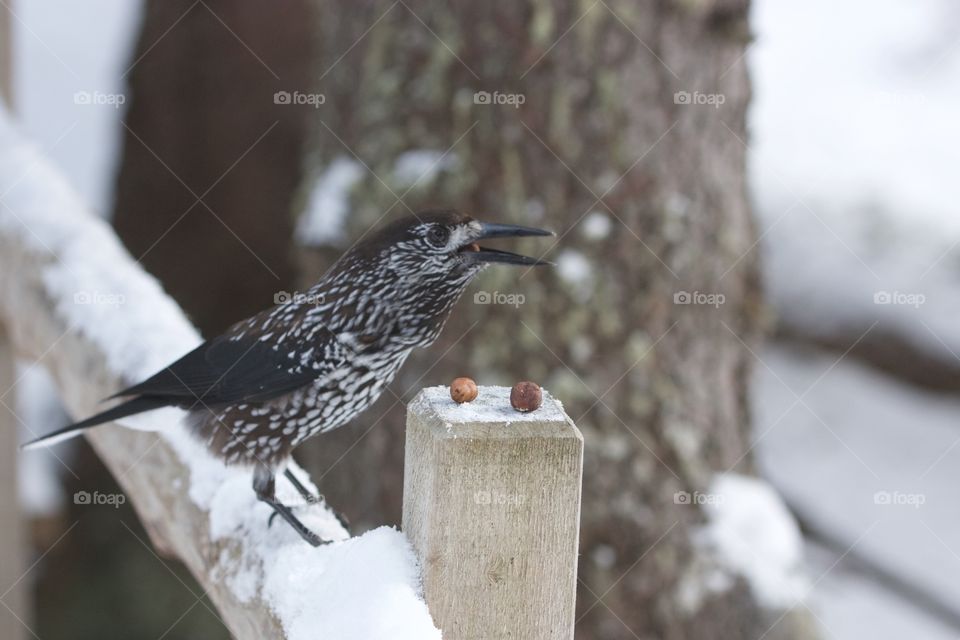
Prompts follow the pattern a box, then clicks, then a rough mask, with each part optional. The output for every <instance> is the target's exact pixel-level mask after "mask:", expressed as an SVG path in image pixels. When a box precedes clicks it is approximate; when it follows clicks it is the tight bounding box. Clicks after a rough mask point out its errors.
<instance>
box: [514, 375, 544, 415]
mask: <svg viewBox="0 0 960 640" xmlns="http://www.w3.org/2000/svg"><path fill="white" fill-rule="evenodd" d="M542 403H543V393H542V392H541V391H540V385H538V384H537V383H536V382H530V381H528V380H524V381H523V382H518V383H517V384H515V385H513V389H511V390H510V404H511V405H513V408H514V409H516V410H517V411H523V412H524V413H526V412H527V411H534V410H536V409H539V408H540V405H541V404H542Z"/></svg>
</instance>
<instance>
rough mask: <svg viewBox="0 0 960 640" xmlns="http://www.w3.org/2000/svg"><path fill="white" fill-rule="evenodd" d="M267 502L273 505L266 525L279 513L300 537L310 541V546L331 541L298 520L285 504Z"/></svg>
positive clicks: (269, 524)
mask: <svg viewBox="0 0 960 640" xmlns="http://www.w3.org/2000/svg"><path fill="white" fill-rule="evenodd" d="M268 504H269V505H270V506H271V507H273V513H271V514H270V519H269V520H267V526H268V527H269V526H271V525H272V524H273V519H274V518H275V517H276V516H278V515H279V516H280V517H281V518H283V519H284V520H286V521H287V523H288V524H289V525H290V526H291V527H293V530H294V531H296V532H297V533H298V534H300V537H301V538H303V539H304V540H305V541H307V542H308V543H310V545H311V546H314V547H319V546H320V545H322V544H330V542H332V540H324V539H323V538H321V537H320V536H318V535H317V534H316V533H314V532H313V531H311V530H310V529H309V528H308V527H307V525H305V524H303V523H302V522H301V521H300V519H299V518H298V517H297V516H295V515H293V511H292V510H291V509H290V507H288V506H287V505H285V504H281V503H279V502H270V503H268Z"/></svg>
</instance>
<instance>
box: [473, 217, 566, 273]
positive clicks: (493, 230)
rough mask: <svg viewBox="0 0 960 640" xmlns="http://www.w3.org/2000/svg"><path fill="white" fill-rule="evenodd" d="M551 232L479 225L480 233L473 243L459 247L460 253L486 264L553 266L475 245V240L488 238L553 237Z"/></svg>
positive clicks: (502, 225)
mask: <svg viewBox="0 0 960 640" xmlns="http://www.w3.org/2000/svg"><path fill="white" fill-rule="evenodd" d="M553 235H556V234H555V233H554V232H553V231H545V230H544V229H535V228H533V227H521V226H518V225H515V224H498V223H493V222H482V223H480V233H479V234H477V235H476V236H474V238H473V240H474V241H473V242H470V243H469V244H465V245H464V246H462V247H460V252H461V253H463V254H464V255H465V256H467V257H469V258H470V259H471V260H475V261H477V262H486V263H498V264H517V265H525V266H541V265H548V266H553V263H552V262H548V261H546V260H540V259H538V258H530V257H528V256H522V255H520V254H518V253H511V252H509V251H501V250H499V249H490V248H488V247H481V246H480V245H478V244H477V243H476V241H477V240H488V239H490V238H520V237H523V236H553Z"/></svg>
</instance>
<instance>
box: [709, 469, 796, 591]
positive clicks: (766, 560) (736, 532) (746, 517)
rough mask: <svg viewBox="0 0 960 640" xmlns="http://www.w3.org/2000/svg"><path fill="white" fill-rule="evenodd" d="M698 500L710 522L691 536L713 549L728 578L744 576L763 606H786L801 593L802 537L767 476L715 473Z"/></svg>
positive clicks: (719, 581) (720, 583)
mask: <svg viewBox="0 0 960 640" xmlns="http://www.w3.org/2000/svg"><path fill="white" fill-rule="evenodd" d="M709 495H710V496H711V500H708V501H706V503H705V504H703V505H702V508H703V510H704V512H705V513H706V516H707V520H708V523H707V525H706V526H704V527H702V528H700V529H699V530H697V531H696V532H695V533H694V540H695V542H696V543H698V544H699V545H701V546H702V547H704V548H706V549H708V550H709V551H710V552H712V554H713V556H714V558H715V559H716V560H717V561H718V562H719V565H720V567H721V571H723V572H724V573H725V574H726V576H725V577H726V578H727V580H722V579H717V580H711V582H712V583H713V584H714V588H717V587H720V588H724V587H725V586H729V584H730V580H729V578H732V577H733V576H735V575H736V576H742V577H743V578H744V579H746V581H747V583H748V584H749V585H750V589H751V591H752V593H753V595H754V597H755V598H756V599H757V601H758V602H760V603H761V604H762V605H764V606H767V607H770V608H772V609H785V608H789V607H792V606H795V605H796V604H797V601H798V600H801V599H803V598H804V597H805V595H806V593H807V590H808V588H809V585H808V580H807V577H806V576H805V575H804V573H803V572H802V563H803V538H802V536H801V535H800V529H799V528H798V527H797V523H796V522H795V521H794V519H793V517H792V516H791V515H790V512H789V511H788V510H787V508H786V507H785V506H784V504H783V501H782V500H781V499H780V497H779V496H778V495H777V493H776V492H775V491H774V490H773V488H772V487H771V486H770V485H769V484H768V483H767V482H765V481H763V480H760V479H759V478H752V477H748V476H743V475H739V474H734V473H725V474H721V475H718V476H716V477H715V479H714V481H713V484H712V485H711V487H710V493H709Z"/></svg>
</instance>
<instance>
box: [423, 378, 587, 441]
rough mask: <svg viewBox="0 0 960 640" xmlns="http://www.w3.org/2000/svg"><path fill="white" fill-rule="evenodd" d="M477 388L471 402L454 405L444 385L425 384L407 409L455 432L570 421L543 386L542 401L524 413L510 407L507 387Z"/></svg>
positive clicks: (564, 423)
mask: <svg viewBox="0 0 960 640" xmlns="http://www.w3.org/2000/svg"><path fill="white" fill-rule="evenodd" d="M478 391H479V393H478V394H477V398H476V400H474V401H473V402H464V403H463V404H457V403H456V402H454V401H453V400H452V399H451V398H450V389H449V388H448V387H445V386H436V387H427V388H425V389H423V390H422V391H421V392H420V393H419V394H417V397H416V398H414V400H413V402H411V403H410V407H409V412H410V413H416V414H418V415H420V416H421V417H435V418H436V419H437V420H438V421H439V422H440V423H442V424H443V426H444V428H445V429H446V430H447V431H457V430H460V429H461V428H463V427H466V426H468V425H480V426H483V427H491V426H494V427H509V426H510V425H513V424H518V423H523V424H525V425H528V426H535V425H537V424H540V425H562V426H564V427H566V425H568V424H569V425H572V424H573V423H572V421H571V420H570V418H569V417H568V416H567V414H566V413H565V412H564V410H563V405H562V404H560V401H559V400H557V399H556V398H554V397H553V396H552V395H550V393H549V392H548V391H547V390H546V389H543V404H542V405H541V406H540V408H539V409H536V410H534V411H529V412H527V413H523V412H520V411H517V410H516V409H514V408H513V407H512V406H510V388H509V387H478ZM463 435H468V434H466V433H464V434H463Z"/></svg>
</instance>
